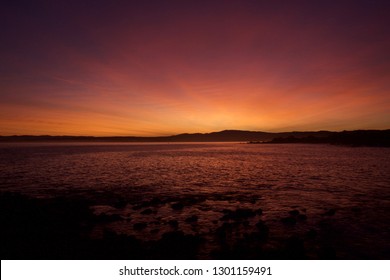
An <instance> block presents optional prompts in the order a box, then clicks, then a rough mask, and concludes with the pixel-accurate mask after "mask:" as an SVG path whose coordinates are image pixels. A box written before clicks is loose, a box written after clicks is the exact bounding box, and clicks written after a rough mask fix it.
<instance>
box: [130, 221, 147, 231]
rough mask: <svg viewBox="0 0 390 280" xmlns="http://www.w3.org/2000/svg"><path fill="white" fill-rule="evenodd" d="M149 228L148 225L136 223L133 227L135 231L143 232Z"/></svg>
mask: <svg viewBox="0 0 390 280" xmlns="http://www.w3.org/2000/svg"><path fill="white" fill-rule="evenodd" d="M146 227H147V224H146V223H142V222H141V223H135V224H134V225H133V228H134V229H135V230H143V229H145V228H146Z"/></svg>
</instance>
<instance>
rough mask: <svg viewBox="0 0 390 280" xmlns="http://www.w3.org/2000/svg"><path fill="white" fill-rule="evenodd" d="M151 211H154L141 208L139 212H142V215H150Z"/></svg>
mask: <svg viewBox="0 0 390 280" xmlns="http://www.w3.org/2000/svg"><path fill="white" fill-rule="evenodd" d="M153 212H154V211H153V210H152V209H150V208H147V209H145V210H143V211H142V212H141V214H142V215H150V214H152V213H153Z"/></svg>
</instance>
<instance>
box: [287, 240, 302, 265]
mask: <svg viewBox="0 0 390 280" xmlns="http://www.w3.org/2000/svg"><path fill="white" fill-rule="evenodd" d="M285 253H286V257H287V258H288V259H292V260H299V259H305V258H306V254H305V246H304V243H303V240H302V239H301V238H299V237H297V236H292V237H290V238H288V239H287V240H286V247H285Z"/></svg>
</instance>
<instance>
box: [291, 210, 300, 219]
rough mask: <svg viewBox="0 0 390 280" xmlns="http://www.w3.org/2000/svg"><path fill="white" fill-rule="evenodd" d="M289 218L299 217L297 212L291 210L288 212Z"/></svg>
mask: <svg viewBox="0 0 390 280" xmlns="http://www.w3.org/2000/svg"><path fill="white" fill-rule="evenodd" d="M288 213H289V214H290V215H291V216H294V217H295V216H298V215H299V211H298V210H291V211H289V212H288Z"/></svg>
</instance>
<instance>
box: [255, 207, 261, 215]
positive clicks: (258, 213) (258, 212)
mask: <svg viewBox="0 0 390 280" xmlns="http://www.w3.org/2000/svg"><path fill="white" fill-rule="evenodd" d="M255 213H256V215H259V216H260V215H263V210H262V209H261V208H259V209H257V210H256V211H255Z"/></svg>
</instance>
